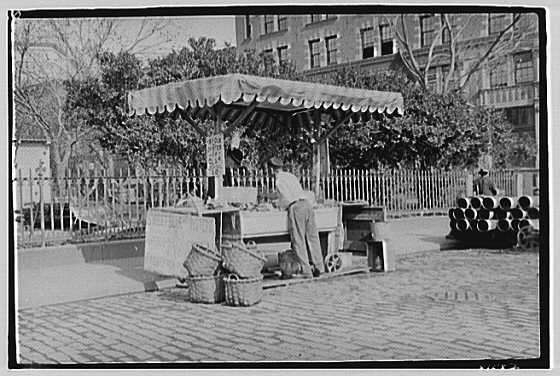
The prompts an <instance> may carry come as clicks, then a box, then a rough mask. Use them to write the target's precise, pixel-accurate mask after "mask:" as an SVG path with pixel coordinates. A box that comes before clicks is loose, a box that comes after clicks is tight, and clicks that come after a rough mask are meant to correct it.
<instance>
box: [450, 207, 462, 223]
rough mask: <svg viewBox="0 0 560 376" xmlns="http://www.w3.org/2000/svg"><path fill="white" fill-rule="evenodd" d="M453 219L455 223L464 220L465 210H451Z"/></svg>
mask: <svg viewBox="0 0 560 376" xmlns="http://www.w3.org/2000/svg"><path fill="white" fill-rule="evenodd" d="M453 219H455V220H457V221H458V220H460V219H465V209H461V208H456V209H455V210H453Z"/></svg>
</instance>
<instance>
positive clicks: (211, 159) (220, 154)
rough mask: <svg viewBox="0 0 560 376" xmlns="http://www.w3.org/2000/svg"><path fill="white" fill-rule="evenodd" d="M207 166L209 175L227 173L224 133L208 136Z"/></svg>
mask: <svg viewBox="0 0 560 376" xmlns="http://www.w3.org/2000/svg"><path fill="white" fill-rule="evenodd" d="M206 166H207V174H208V176H222V175H223V174H225V173H226V162H225V157H224V135H223V134H222V133H218V134H215V135H212V136H208V137H206Z"/></svg>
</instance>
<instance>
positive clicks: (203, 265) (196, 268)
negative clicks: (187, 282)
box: [183, 243, 221, 277]
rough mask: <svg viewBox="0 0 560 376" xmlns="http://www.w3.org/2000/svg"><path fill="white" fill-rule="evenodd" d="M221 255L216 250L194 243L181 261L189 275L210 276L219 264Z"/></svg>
mask: <svg viewBox="0 0 560 376" xmlns="http://www.w3.org/2000/svg"><path fill="white" fill-rule="evenodd" d="M220 261H221V257H220V255H218V254H217V253H216V252H214V251H213V250H211V249H210V248H208V247H205V246H203V245H201V244H198V243H195V244H193V246H192V249H191V252H190V253H189V255H188V256H187V259H186V260H185V262H184V263H183V266H184V267H185V269H187V271H188V272H189V275H190V276H191V277H197V276H211V275H213V274H214V271H215V270H216V268H217V267H218V265H219V264H220Z"/></svg>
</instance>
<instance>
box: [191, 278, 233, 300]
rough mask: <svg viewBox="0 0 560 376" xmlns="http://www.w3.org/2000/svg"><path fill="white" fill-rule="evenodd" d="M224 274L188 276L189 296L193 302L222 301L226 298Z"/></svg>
mask: <svg viewBox="0 0 560 376" xmlns="http://www.w3.org/2000/svg"><path fill="white" fill-rule="evenodd" d="M223 278H224V277H223V276H222V275H217V276H210V277H187V284H188V286H189V289H188V290H187V291H188V297H189V300H190V301H191V302H193V303H221V302H223V301H224V299H225V294H224V280H223Z"/></svg>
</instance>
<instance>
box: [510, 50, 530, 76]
mask: <svg viewBox="0 0 560 376" xmlns="http://www.w3.org/2000/svg"><path fill="white" fill-rule="evenodd" d="M513 62H514V64H515V83H517V84H520V83H524V82H533V79H534V77H533V57H532V55H531V52H521V53H518V54H515V55H514V56H513Z"/></svg>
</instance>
